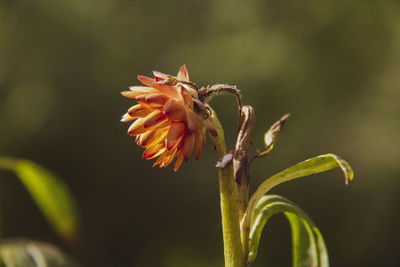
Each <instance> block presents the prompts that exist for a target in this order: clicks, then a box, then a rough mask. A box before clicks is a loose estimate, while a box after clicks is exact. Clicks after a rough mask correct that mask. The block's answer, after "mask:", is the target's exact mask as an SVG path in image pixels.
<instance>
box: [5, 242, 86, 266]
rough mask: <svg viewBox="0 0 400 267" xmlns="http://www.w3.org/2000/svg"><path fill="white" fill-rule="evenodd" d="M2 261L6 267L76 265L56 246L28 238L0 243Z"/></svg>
mask: <svg viewBox="0 0 400 267" xmlns="http://www.w3.org/2000/svg"><path fill="white" fill-rule="evenodd" d="M0 256H1V261H2V263H4V264H5V266H7V267H67V266H68V267H78V266H80V265H78V264H77V263H76V262H75V261H73V260H71V259H70V258H68V257H67V256H66V255H65V254H64V253H62V252H61V251H60V250H59V249H58V248H57V247H55V246H53V245H51V244H47V243H43V242H37V241H30V240H8V241H3V242H1V244H0Z"/></svg>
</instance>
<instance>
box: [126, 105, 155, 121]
mask: <svg viewBox="0 0 400 267" xmlns="http://www.w3.org/2000/svg"><path fill="white" fill-rule="evenodd" d="M150 113H151V109H148V108H147V107H145V106H143V105H140V104H138V105H134V106H133V107H131V108H130V109H128V114H129V116H131V117H133V118H144V117H146V116H147V115H149V114H150Z"/></svg>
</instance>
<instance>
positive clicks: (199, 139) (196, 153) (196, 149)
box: [194, 128, 206, 160]
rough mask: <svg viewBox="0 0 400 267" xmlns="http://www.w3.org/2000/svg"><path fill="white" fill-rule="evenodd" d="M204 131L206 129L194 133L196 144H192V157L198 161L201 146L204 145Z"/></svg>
mask: <svg viewBox="0 0 400 267" xmlns="http://www.w3.org/2000/svg"><path fill="white" fill-rule="evenodd" d="M205 130H206V128H202V129H199V130H198V131H197V132H196V142H195V144H194V157H195V158H196V159H197V160H199V159H200V155H201V152H202V150H203V145H204V143H205Z"/></svg>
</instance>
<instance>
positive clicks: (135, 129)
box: [128, 119, 146, 135]
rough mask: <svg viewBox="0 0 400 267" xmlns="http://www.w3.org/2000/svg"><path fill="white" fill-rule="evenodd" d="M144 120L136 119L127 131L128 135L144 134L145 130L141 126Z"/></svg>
mask: <svg viewBox="0 0 400 267" xmlns="http://www.w3.org/2000/svg"><path fill="white" fill-rule="evenodd" d="M143 120H144V119H137V120H136V121H135V122H134V123H132V125H131V126H130V127H129V129H128V134H129V135H138V134H141V133H144V132H145V131H146V129H145V128H144V126H143Z"/></svg>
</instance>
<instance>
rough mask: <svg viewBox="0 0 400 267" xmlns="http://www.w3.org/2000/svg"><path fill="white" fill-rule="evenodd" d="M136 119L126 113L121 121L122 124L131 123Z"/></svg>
mask: <svg viewBox="0 0 400 267" xmlns="http://www.w3.org/2000/svg"><path fill="white" fill-rule="evenodd" d="M134 119H136V118H135V117H131V116H130V115H129V114H128V113H125V114H124V115H122V118H121V121H122V122H129V121H133V120H134Z"/></svg>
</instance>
